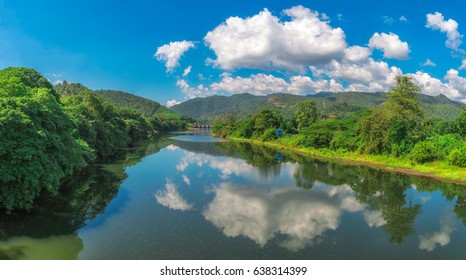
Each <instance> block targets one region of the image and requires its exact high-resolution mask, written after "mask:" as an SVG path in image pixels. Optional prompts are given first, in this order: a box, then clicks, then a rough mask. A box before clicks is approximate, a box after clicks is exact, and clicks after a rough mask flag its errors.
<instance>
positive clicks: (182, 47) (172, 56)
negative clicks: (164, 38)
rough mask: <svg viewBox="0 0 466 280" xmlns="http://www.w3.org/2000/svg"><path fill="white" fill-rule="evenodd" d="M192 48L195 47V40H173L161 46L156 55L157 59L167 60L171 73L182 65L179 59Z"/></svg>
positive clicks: (166, 63) (168, 70)
mask: <svg viewBox="0 0 466 280" xmlns="http://www.w3.org/2000/svg"><path fill="white" fill-rule="evenodd" d="M190 48H194V42H190V41H181V42H171V43H169V44H166V45H163V46H161V47H159V48H158V49H157V52H156V53H155V55H154V56H155V57H156V58H157V60H159V61H163V62H165V67H167V73H171V72H173V70H174V69H175V68H176V67H178V66H179V65H180V64H179V60H180V58H181V56H182V55H183V54H184V53H185V52H186V51H188V50H189V49H190Z"/></svg>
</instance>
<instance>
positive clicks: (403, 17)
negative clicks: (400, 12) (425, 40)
mask: <svg viewBox="0 0 466 280" xmlns="http://www.w3.org/2000/svg"><path fill="white" fill-rule="evenodd" d="M400 21H404V22H406V21H408V19H407V18H406V17H405V16H401V17H400Z"/></svg>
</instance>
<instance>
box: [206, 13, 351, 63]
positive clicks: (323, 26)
mask: <svg viewBox="0 0 466 280" xmlns="http://www.w3.org/2000/svg"><path fill="white" fill-rule="evenodd" d="M283 13H284V14H285V15H287V16H289V17H290V18H291V20H290V21H282V19H280V18H278V17H276V16H274V15H272V14H271V13H270V11H269V10H267V9H264V10H263V11H261V12H260V13H259V14H257V15H254V16H252V17H248V18H244V19H243V18H239V17H230V18H228V19H227V20H226V22H225V23H223V24H221V25H219V26H217V27H216V28H215V29H214V30H212V31H210V32H208V33H207V35H206V36H205V38H204V41H205V42H206V44H207V46H209V47H210V48H211V49H212V50H213V51H214V52H215V55H216V59H215V60H210V62H211V63H213V64H214V65H215V66H217V67H220V68H222V69H226V70H231V69H235V68H254V69H275V68H279V69H292V70H296V71H305V67H306V66H310V65H320V64H324V63H327V62H329V61H330V60H332V59H334V58H336V57H339V56H341V55H342V54H343V50H344V49H345V48H346V41H345V34H344V32H343V30H342V29H340V28H332V27H331V26H330V25H329V24H328V22H327V21H325V20H324V21H322V20H321V19H320V18H319V13H318V12H314V11H311V10H309V9H307V8H305V7H303V6H295V7H292V8H290V9H287V10H284V11H283ZM323 18H325V16H323Z"/></svg>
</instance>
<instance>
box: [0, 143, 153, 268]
mask: <svg viewBox="0 0 466 280" xmlns="http://www.w3.org/2000/svg"><path fill="white" fill-rule="evenodd" d="M160 148H161V147H160V146H157V145H154V144H153V143H143V144H142V145H140V146H137V147H135V148H134V149H130V150H124V151H121V153H120V154H118V155H115V157H114V158H113V159H111V160H110V159H107V160H110V161H111V162H112V164H106V165H97V166H90V167H87V168H84V169H81V170H79V171H77V172H76V173H75V174H74V175H73V176H70V177H67V178H65V179H64V180H63V182H62V187H61V189H60V193H59V194H57V195H50V194H47V193H44V194H43V195H41V196H40V197H38V199H37V200H36V202H35V206H34V207H33V209H32V210H30V211H17V212H14V213H11V214H6V213H0V259H77V258H78V254H79V253H80V251H81V250H83V247H84V245H83V241H82V240H81V239H80V238H79V237H78V236H77V232H78V231H79V230H80V229H81V228H83V227H86V228H91V227H96V226H99V225H101V224H103V223H104V222H105V219H108V218H109V217H111V215H117V214H118V213H119V211H120V210H121V209H122V208H123V206H124V204H125V202H126V200H127V198H128V196H127V195H125V194H127V193H125V192H122V193H120V191H119V190H120V186H121V184H122V182H123V181H124V180H125V179H126V178H127V174H126V173H125V169H126V168H127V167H129V166H133V165H135V164H137V163H139V162H140V160H141V159H142V158H143V157H144V156H146V155H148V154H153V153H156V152H158V151H159V150H160ZM117 196H118V199H115V198H116V197H117ZM111 203H112V205H111V207H109V204H111ZM103 213H105V215H102V214H103Z"/></svg>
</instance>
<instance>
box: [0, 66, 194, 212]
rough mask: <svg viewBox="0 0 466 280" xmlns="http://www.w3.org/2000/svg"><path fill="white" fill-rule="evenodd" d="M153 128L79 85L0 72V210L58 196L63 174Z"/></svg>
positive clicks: (25, 72)
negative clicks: (43, 195) (44, 194)
mask: <svg viewBox="0 0 466 280" xmlns="http://www.w3.org/2000/svg"><path fill="white" fill-rule="evenodd" d="M184 124H185V125H186V123H184ZM159 125H160V124H159V123H158V122H157V121H154V120H150V119H147V118H146V117H144V116H143V115H141V113H139V112H138V111H136V110H134V109H131V108H126V107H119V106H115V105H113V104H111V103H110V102H108V101H106V100H104V99H103V98H101V97H99V96H98V95H96V94H95V93H94V92H93V91H91V90H89V89H88V88H86V87H84V86H82V85H80V84H66V85H64V84H62V85H59V86H57V87H54V86H53V85H52V84H51V83H50V82H49V81H48V80H47V79H46V78H44V77H43V76H41V74H40V73H38V72H37V71H35V70H33V69H30V68H13V67H9V68H5V69H3V70H0V139H1V141H0V185H1V186H0V208H5V209H7V210H8V211H11V210H13V209H29V208H31V207H32V205H33V202H34V199H35V198H36V197H37V196H38V195H39V194H40V193H41V192H48V193H51V194H56V193H58V191H59V187H60V183H61V181H62V179H63V178H64V177H65V176H67V175H70V174H73V173H74V172H77V171H78V170H80V169H81V168H84V167H86V166H88V165H90V164H92V163H93V162H95V161H96V160H101V159H103V158H105V157H108V156H111V155H113V154H115V153H116V152H118V151H119V150H121V149H124V148H127V147H128V146H130V145H131V144H133V143H135V142H137V141H140V140H143V139H147V138H149V137H151V136H152V135H153V134H154V133H155V132H156V131H157V129H158V127H159ZM178 127H179V126H178V125H177V126H176V128H178ZM167 129H170V127H167Z"/></svg>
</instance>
